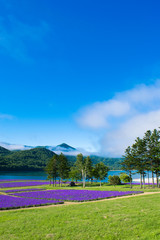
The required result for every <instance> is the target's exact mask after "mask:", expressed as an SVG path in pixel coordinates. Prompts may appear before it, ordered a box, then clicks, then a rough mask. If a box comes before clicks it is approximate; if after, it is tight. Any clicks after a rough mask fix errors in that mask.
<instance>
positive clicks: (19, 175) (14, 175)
mask: <svg viewBox="0 0 160 240" xmlns="http://www.w3.org/2000/svg"><path fill="white" fill-rule="evenodd" d="M122 172H124V171H122V170H115V171H114V170H113V171H109V172H108V176H109V175H111V176H113V175H118V176H119V175H120V173H122ZM134 172H135V174H134V175H133V181H134V179H137V178H140V176H139V174H138V173H136V171H134ZM150 177H151V173H150ZM0 179H20V180H21V179H23V180H46V179H47V175H46V173H45V172H43V171H39V172H35V171H29V172H20V171H19V172H17V171H1V172H0ZM107 179H108V178H106V179H105V180H103V182H106V181H107Z"/></svg>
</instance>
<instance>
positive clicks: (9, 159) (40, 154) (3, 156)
mask: <svg viewBox="0 0 160 240" xmlns="http://www.w3.org/2000/svg"><path fill="white" fill-rule="evenodd" d="M54 155H55V153H54V152H52V151H50V150H48V149H46V148H41V147H37V148H33V149H30V150H22V151H9V150H7V149H5V148H3V147H0V171H10V170H16V171H22V170H23V171H28V170H32V171H34V170H35V171H40V170H44V168H45V167H46V164H47V163H48V161H49V160H50V159H51V158H52V157H53V156H54ZM66 157H67V159H68V161H69V163H70V166H73V164H74V163H75V162H76V156H67V155H66ZM90 157H91V160H92V163H93V164H96V163H98V162H103V163H104V164H105V165H107V166H108V167H109V169H110V170H118V169H121V165H120V162H122V159H121V158H105V157H99V156H90Z"/></svg>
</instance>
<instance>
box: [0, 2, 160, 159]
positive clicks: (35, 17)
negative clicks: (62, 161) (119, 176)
mask: <svg viewBox="0 0 160 240" xmlns="http://www.w3.org/2000/svg"><path fill="white" fill-rule="evenodd" d="M159 9H160V3H159V1H146V0H145V1H143V0H142V1H136V0H135V1H123V0H122V1H118V0H115V1H93V0H92V1H88V0H85V1H83V0H82V1H73V0H72V1H64V0H63V1H53V0H46V1H42V0H32V1H31V0H28V1H24V0H0V90H1V91H0V142H9V143H16V144H27V145H57V144H60V143H62V142H66V143H68V144H70V145H72V146H74V147H82V148H85V149H86V150H88V151H98V152H100V153H101V154H104V155H107V156H121V154H123V152H124V149H125V148H126V147H127V146H128V145H129V144H131V143H133V141H134V139H135V138H136V137H137V136H142V135H143V133H144V132H145V131H146V130H148V129H153V128H157V127H159V126H160V124H159V122H160V121H159V111H160V107H159V106H160V104H159V103H160V97H159V95H160V82H159V78H160V47H159V43H160V27H159V26H160V15H159Z"/></svg>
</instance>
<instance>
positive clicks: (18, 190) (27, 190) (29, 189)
mask: <svg viewBox="0 0 160 240" xmlns="http://www.w3.org/2000/svg"><path fill="white" fill-rule="evenodd" d="M43 190H45V189H43V188H28V189H27V188H24V189H22V188H20V189H11V190H2V191H1V192H5V193H14V192H32V191H43Z"/></svg>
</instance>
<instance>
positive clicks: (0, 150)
mask: <svg viewBox="0 0 160 240" xmlns="http://www.w3.org/2000/svg"><path fill="white" fill-rule="evenodd" d="M11 153H12V152H11V151H9V150H8V149H6V148H3V147H1V146H0V156H1V157H2V156H7V155H9V154H11Z"/></svg>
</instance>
